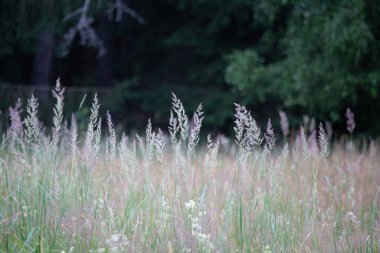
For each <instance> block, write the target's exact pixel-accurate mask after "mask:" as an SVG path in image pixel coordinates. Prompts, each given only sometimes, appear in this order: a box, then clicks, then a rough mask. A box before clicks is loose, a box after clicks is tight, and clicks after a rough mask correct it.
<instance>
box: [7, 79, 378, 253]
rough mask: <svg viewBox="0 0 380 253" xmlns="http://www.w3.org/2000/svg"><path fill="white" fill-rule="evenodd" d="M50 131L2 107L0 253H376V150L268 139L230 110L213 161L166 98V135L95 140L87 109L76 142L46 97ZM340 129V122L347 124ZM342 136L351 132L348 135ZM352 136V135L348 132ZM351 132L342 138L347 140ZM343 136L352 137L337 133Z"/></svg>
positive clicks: (98, 119) (301, 138)
mask: <svg viewBox="0 0 380 253" xmlns="http://www.w3.org/2000/svg"><path fill="white" fill-rule="evenodd" d="M53 96H54V97H55V99H56V101H57V104H56V106H55V107H54V113H53V114H54V117H53V122H52V123H53V128H52V130H51V131H50V130H48V129H47V128H45V127H44V126H42V124H41V123H40V121H39V120H38V106H39V104H38V101H37V99H36V98H35V97H33V96H32V97H31V98H30V99H29V100H28V102H27V107H26V113H27V116H26V117H25V118H22V117H21V111H22V106H21V102H17V104H16V105H15V106H14V107H11V108H10V116H11V118H10V120H11V124H10V126H9V129H8V131H7V132H6V133H4V135H3V136H4V137H3V139H2V145H1V146H0V176H1V178H0V192H1V198H0V251H1V252H378V251H379V238H380V230H379V229H380V224H379V192H380V187H379V185H380V171H379V169H378V168H379V167H380V159H379V158H378V156H377V154H378V153H379V144H378V143H376V142H372V143H371V144H370V145H369V147H368V148H367V149H365V150H359V149H358V148H357V146H355V145H352V140H350V145H349V148H347V145H346V143H345V142H336V143H335V144H334V146H332V145H331V143H329V139H328V135H327V134H326V131H325V129H324V127H323V125H322V124H320V125H319V127H318V129H317V130H316V131H317V132H315V131H314V132H313V131H311V132H310V133H309V132H308V130H307V129H306V128H301V129H300V131H299V134H298V137H297V139H298V141H297V140H296V141H294V142H293V140H292V139H291V138H289V133H290V130H289V126H288V123H287V119H286V114H285V113H284V112H280V116H281V126H282V132H283V135H284V137H286V138H285V139H284V140H282V141H277V143H282V146H281V145H279V144H277V146H276V140H279V139H280V137H276V136H275V135H274V129H273V127H272V123H271V121H270V120H269V121H268V124H267V127H266V130H265V132H264V133H263V132H262V131H261V129H260V127H259V125H258V124H257V122H256V121H255V120H254V117H253V115H252V114H251V113H250V112H249V110H248V109H247V108H246V107H244V106H242V105H238V104H236V105H235V106H236V114H235V118H236V119H235V128H234V129H235V144H232V147H229V148H228V149H223V150H228V152H227V151H224V152H222V153H220V150H219V146H220V141H219V139H218V138H216V139H213V138H212V137H211V136H210V135H209V136H208V137H207V146H206V147H198V144H199V142H200V132H201V127H202V121H203V119H204V117H205V116H204V112H203V109H202V106H201V105H200V106H198V108H197V109H196V111H195V112H194V114H193V117H192V119H191V120H189V119H188V116H187V114H186V111H185V109H184V107H183V105H182V103H181V100H180V99H179V98H177V97H176V96H175V95H174V94H173V100H172V111H171V117H170V121H169V129H168V132H166V131H163V130H161V129H156V128H155V127H154V123H153V122H152V121H151V120H148V124H147V127H146V131H145V136H136V137H135V138H134V137H133V136H127V135H125V134H122V135H121V136H117V134H116V131H115V129H114V123H113V121H112V117H111V115H110V114H109V113H107V114H106V115H105V117H106V118H105V120H104V121H105V122H106V123H107V124H106V125H107V129H106V130H105V131H103V130H102V121H103V120H102V116H101V115H100V114H99V108H100V104H99V101H98V98H97V96H96V95H95V97H94V98H93V103H92V108H91V116H90V119H89V122H88V127H87V131H86V132H81V131H79V132H78V127H77V122H76V118H75V116H72V118H71V120H70V124H65V123H64V118H63V106H64V103H63V102H64V88H62V87H61V86H60V83H59V81H58V82H57V86H56V88H55V89H54V91H53ZM351 118H352V117H351ZM351 123H352V122H351ZM351 125H352V124H351ZM351 129H352V130H353V127H351V128H350V130H351ZM350 133H352V131H351V132H350Z"/></svg>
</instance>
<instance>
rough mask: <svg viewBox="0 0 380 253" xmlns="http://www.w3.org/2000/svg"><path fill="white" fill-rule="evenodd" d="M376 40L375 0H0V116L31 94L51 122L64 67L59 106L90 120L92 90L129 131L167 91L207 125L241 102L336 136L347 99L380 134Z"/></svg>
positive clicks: (156, 116)
mask: <svg viewBox="0 0 380 253" xmlns="http://www.w3.org/2000/svg"><path fill="white" fill-rule="evenodd" d="M379 39H380V2H379V1H377V0H366V1H365V0H340V1H334V0H333V1H323V0H313V1H312V0H300V1H298V0H297V1H296V0H281V1H280V0H268V1H264V0H234V1H224V0H161V1H156V0H139V1H137V0H109V1H106V0H65V1H51V0H28V1H26V0H1V1H0V112H1V114H0V125H1V127H2V128H3V129H4V128H5V125H7V122H8V107H9V106H10V105H13V104H14V103H15V102H16V101H17V98H18V97H20V98H21V99H22V101H23V103H24V104H25V102H26V98H27V97H29V96H30V94H31V93H34V94H35V95H36V96H37V97H39V99H40V104H41V110H42V113H41V115H40V118H42V119H44V115H48V117H47V118H46V119H45V120H46V121H48V120H49V117H50V115H51V113H48V114H45V113H43V111H44V110H45V111H51V107H49V106H48V104H49V103H50V101H51V98H50V97H51V92H50V90H51V89H52V88H53V87H54V85H55V80H56V79H57V78H58V77H60V80H61V83H62V84H63V85H64V86H65V87H67V90H66V92H67V95H66V98H65V107H66V108H65V110H66V112H68V113H72V112H76V113H77V117H78V118H79V119H80V118H81V117H83V118H86V117H87V116H88V115H89V109H88V107H87V106H89V105H90V103H91V98H92V93H95V92H98V93H99V97H100V102H101V103H102V104H103V105H104V106H103V107H104V108H107V109H109V110H110V112H111V114H112V116H113V117H114V118H115V121H116V122H119V123H121V125H120V126H123V128H124V131H127V132H128V131H133V130H135V129H140V130H142V129H144V128H143V127H144V126H145V125H146V119H147V118H149V117H151V118H152V120H153V121H154V122H155V125H157V126H166V125H167V119H168V118H169V110H168V109H167V108H168V107H169V105H170V97H171V92H174V93H175V94H177V95H178V97H181V98H182V100H183V103H184V105H185V107H186V108H189V110H190V111H191V110H193V109H195V108H196V105H197V104H198V103H200V102H202V103H203V106H204V110H205V113H206V116H207V117H206V118H205V128H206V129H207V130H208V131H214V132H224V133H229V132H232V127H229V126H231V125H232V124H231V122H232V121H233V109H234V106H233V103H234V102H239V103H242V104H245V105H246V106H247V107H249V108H250V109H251V110H252V113H253V115H254V116H255V118H256V119H257V120H258V122H259V123H261V125H262V126H264V124H265V122H266V120H267V119H268V117H270V118H272V119H273V123H274V125H275V127H276V125H277V126H278V124H279V123H278V122H279V120H278V118H279V116H278V111H279V110H282V111H285V112H286V113H287V114H288V117H289V121H290V124H291V125H293V126H295V127H296V126H298V125H300V124H302V122H303V121H304V120H307V119H310V120H311V119H312V118H314V119H315V121H322V122H329V123H331V125H332V126H333V128H334V129H335V133H337V134H339V133H342V132H343V131H345V112H346V109H347V108H348V107H350V108H351V110H352V111H353V112H354V113H355V119H356V124H357V128H356V129H355V132H356V133H358V134H362V135H366V136H372V137H376V136H379V135H380V121H379V120H377V119H378V113H379V112H380V99H379V96H380V94H379V93H380V43H379ZM85 94H88V96H87V99H85V100H84V106H83V107H82V108H81V110H78V106H79V104H80V103H81V101H82V100H83V97H84V95H85ZM24 113H25V112H24ZM303 115H308V116H307V117H303ZM277 129H279V128H278V127H277Z"/></svg>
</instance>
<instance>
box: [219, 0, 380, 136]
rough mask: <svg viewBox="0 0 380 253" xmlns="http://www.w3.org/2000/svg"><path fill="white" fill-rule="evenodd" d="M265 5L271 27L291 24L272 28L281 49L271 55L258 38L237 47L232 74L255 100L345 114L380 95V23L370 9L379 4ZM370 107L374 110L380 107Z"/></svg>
mask: <svg viewBox="0 0 380 253" xmlns="http://www.w3.org/2000/svg"><path fill="white" fill-rule="evenodd" d="M374 5H375V6H374ZM373 7H376V8H373ZM260 8H263V11H262V13H263V14H262V16H260V17H258V16H256V17H255V22H264V23H266V24H267V28H266V30H267V31H269V32H270V31H273V30H274V29H276V21H279V20H282V23H283V24H285V30H284V31H285V32H284V33H281V32H277V33H272V34H271V35H272V36H275V37H276V38H275V40H276V41H278V42H279V44H280V47H278V48H274V50H275V53H276V54H277V57H276V58H273V57H268V56H267V55H266V54H265V53H263V52H262V50H261V48H260V46H261V45H260V44H256V45H254V46H253V47H252V48H250V49H246V50H238V51H235V52H234V53H232V54H231V55H230V56H229V66H228V67H227V68H226V72H225V79H226V81H227V82H228V83H229V84H231V85H232V87H234V88H236V89H238V90H240V91H242V92H245V94H250V97H249V99H248V100H249V101H250V102H251V103H253V104H257V103H261V102H264V101H268V100H272V101H275V103H276V105H277V106H284V107H286V108H287V109H288V110H291V111H293V112H297V113H299V112H303V113H307V114H309V115H313V116H315V117H317V118H319V119H326V118H329V119H330V120H332V121H334V122H338V121H339V120H340V119H342V117H343V116H344V114H343V113H342V112H344V110H345V108H346V107H347V106H352V107H355V106H357V107H360V106H361V104H363V103H366V101H368V100H372V101H376V100H377V96H378V93H379V91H380V68H379V67H380V63H379V53H380V50H379V49H380V47H379V44H378V39H379V32H378V30H379V28H380V27H379V24H378V23H379V22H378V21H377V19H373V18H371V17H370V15H372V17H373V16H374V15H377V16H376V17H378V15H380V8H379V7H377V6H376V4H373V3H371V2H370V1H369V2H367V1H364V0H354V1H352V0H343V1H308V0H304V1H282V3H280V2H277V1H274V2H272V3H269V2H263V4H262V5H261V6H260ZM375 13H376V14H375ZM284 17H285V18H284ZM266 34H267V32H265V33H264V34H263V39H265V35H266ZM375 104H376V103H375ZM375 104H373V105H375ZM376 106H379V103H377V104H376ZM368 109H369V111H371V112H372V113H374V112H375V111H377V110H378V109H379V107H377V109H373V108H368ZM362 123H363V124H364V125H365V126H364V128H365V127H367V128H368V127H369V126H370V125H368V123H369V122H362ZM378 127H379V126H378ZM379 129H380V127H379Z"/></svg>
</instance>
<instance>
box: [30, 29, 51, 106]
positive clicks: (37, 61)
mask: <svg viewBox="0 0 380 253" xmlns="http://www.w3.org/2000/svg"><path fill="white" fill-rule="evenodd" d="M53 50H54V38H53V34H52V33H51V31H49V30H43V31H42V32H40V33H39V34H38V37H37V46H36V52H35V55H34V61H33V70H32V85H33V86H37V87H47V86H49V84H50V78H51V71H52V63H53ZM38 95H39V97H40V98H41V99H47V97H48V96H49V92H46V91H44V92H39V94H38Z"/></svg>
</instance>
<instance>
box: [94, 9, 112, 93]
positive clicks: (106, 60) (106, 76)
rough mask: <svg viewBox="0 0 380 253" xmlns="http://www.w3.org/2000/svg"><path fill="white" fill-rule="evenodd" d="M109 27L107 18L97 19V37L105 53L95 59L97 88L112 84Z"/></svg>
mask: <svg viewBox="0 0 380 253" xmlns="http://www.w3.org/2000/svg"><path fill="white" fill-rule="evenodd" d="M110 30H111V25H110V23H109V20H108V18H107V17H106V16H105V15H103V16H101V17H100V18H99V26H98V35H99V38H100V39H101V40H102V42H103V44H104V46H105V48H106V50H107V51H106V53H105V54H104V55H101V56H98V58H97V83H98V86H102V87H110V86H112V85H113V82H114V73H113V69H112V67H113V66H112V62H113V61H112V55H111V50H112V47H113V36H112V33H111V31H110Z"/></svg>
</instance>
